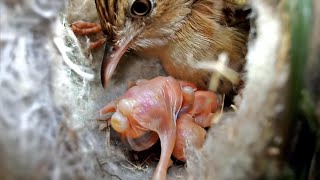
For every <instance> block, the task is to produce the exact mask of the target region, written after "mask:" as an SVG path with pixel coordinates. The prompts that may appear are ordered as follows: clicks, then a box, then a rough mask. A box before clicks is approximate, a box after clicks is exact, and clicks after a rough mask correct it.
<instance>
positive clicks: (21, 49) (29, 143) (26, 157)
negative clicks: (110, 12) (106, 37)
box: [0, 0, 289, 179]
mask: <svg viewBox="0 0 320 180" xmlns="http://www.w3.org/2000/svg"><path fill="white" fill-rule="evenodd" d="M66 3H67V6H66V7H64V6H65V4H63V3H62V1H61V2H60V3H59V2H55V3H54V2H50V3H49V2H48V3H47V2H46V3H44V2H38V1H30V2H21V1H9V0H7V1H2V2H0V9H1V12H2V15H3V17H2V18H1V25H2V28H1V36H0V40H1V41H0V47H1V49H2V50H1V60H0V65H1V66H0V73H1V74H0V84H1V87H0V92H1V93H0V109H1V113H0V133H1V135H0V157H1V160H2V162H1V163H0V172H1V174H2V175H4V178H6V179H44V178H50V179H78V178H83V179H106V178H107V179H110V178H115V179H117V178H118V179H150V178H151V176H152V172H153V171H154V168H155V166H156V164H157V160H156V159H157V158H158V157H159V150H157V149H159V147H158V146H156V147H153V148H152V149H150V150H148V152H147V153H137V152H132V151H130V150H129V149H127V148H126V147H124V146H122V144H121V142H120V141H119V139H118V138H117V136H116V135H115V133H114V132H113V131H111V130H107V132H101V131H99V130H98V125H97V122H96V112H97V111H98V110H99V109H100V108H101V107H102V106H103V105H105V104H106V103H107V102H109V101H111V100H112V99H114V98H115V97H118V96H119V95H121V94H123V92H124V91H125V90H126V88H127V82H130V81H134V80H137V79H150V78H153V77H156V76H159V75H165V73H164V71H163V69H162V66H161V65H160V63H159V62H158V61H157V60H150V59H146V58H144V57H142V56H140V55H137V54H128V55H127V56H125V57H124V58H126V60H124V61H122V63H120V65H119V68H118V69H117V71H116V74H115V75H114V76H113V79H112V82H111V84H110V86H109V87H108V89H107V90H104V89H103V88H102V86H101V85H100V78H99V67H100V63H101V60H102V55H103V49H101V50H97V51H95V52H93V53H92V54H91V53H87V52H86V51H85V49H86V48H87V46H88V43H89V39H88V37H79V38H77V37H76V36H75V35H74V34H73V32H72V31H71V30H70V28H69V24H70V23H72V22H74V21H77V20H83V21H89V22H97V21H98V19H97V16H96V10H95V5H94V1H86V0H70V2H66ZM250 7H251V8H252V10H253V14H252V17H254V19H255V20H254V21H253V23H254V27H255V28H253V30H252V32H251V34H252V38H251V40H250V42H249V48H248V49H249V50H248V54H247V56H246V60H247V63H246V72H247V73H246V75H245V79H246V82H245V83H246V87H245V89H244V90H243V92H242V95H241V99H238V100H237V102H238V104H239V107H238V109H237V110H235V111H230V112H226V113H224V114H223V116H222V117H221V118H220V119H219V122H218V123H217V124H215V126H214V127H212V128H211V129H210V130H209V131H208V135H207V139H206V142H205V144H204V147H203V149H202V150H201V151H196V150H193V149H192V148H189V149H188V163H187V165H185V164H179V163H176V164H174V166H173V167H171V168H170V169H169V171H168V178H169V179H186V177H189V178H190V179H196V178H197V179H245V178H247V177H252V178H259V177H261V176H264V175H265V174H268V175H270V176H275V177H276V176H278V175H279V174H280V171H281V168H280V167H282V166H281V158H282V156H283V154H282V148H283V146H284V144H285V142H286V139H287V133H286V131H285V129H286V128H287V127H288V122H287V121H286V116H287V112H288V109H287V107H288V106H287V98H288V97H287V96H285V95H284V94H286V92H287V91H288V86H287V85H288V82H289V63H288V46H289V33H288V29H287V27H288V24H287V22H288V21H287V20H288V19H287V15H286V13H285V11H283V8H284V7H283V3H282V1H279V2H275V1H267V0H256V1H254V2H252V4H250ZM84 12H85V13H84ZM270 34H272V36H270ZM90 38H91V39H94V38H96V37H90ZM124 62H125V63H124ZM141 69H143V71H141ZM110 131H111V132H110ZM146 154H147V155H146Z"/></svg>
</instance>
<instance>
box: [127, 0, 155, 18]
mask: <svg viewBox="0 0 320 180" xmlns="http://www.w3.org/2000/svg"><path fill="white" fill-rule="evenodd" d="M152 8H153V3H152V2H151V0H135V1H134V2H133V3H132V5H131V14H132V16H133V17H141V16H146V15H148V14H149V13H150V12H151V10H152Z"/></svg>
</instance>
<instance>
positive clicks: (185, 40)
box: [95, 0, 249, 92]
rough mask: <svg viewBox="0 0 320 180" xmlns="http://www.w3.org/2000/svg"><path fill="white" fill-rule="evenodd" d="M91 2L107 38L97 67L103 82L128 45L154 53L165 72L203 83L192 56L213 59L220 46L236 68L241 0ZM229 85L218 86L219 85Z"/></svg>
mask: <svg viewBox="0 0 320 180" xmlns="http://www.w3.org/2000/svg"><path fill="white" fill-rule="evenodd" d="M95 2H96V7H97V11H98V15H99V18H100V23H101V28H102V31H103V33H104V34H105V36H106V41H107V46H106V53H105V57H104V60H103V63H102V69H101V80H102V84H103V85H104V86H106V85H107V83H108V81H109V80H110V78H111V76H112V74H113V72H114V70H115V68H116V66H117V64H118V62H119V60H120V59H121V57H122V55H123V54H124V53H125V52H127V51H128V50H134V51H136V52H138V53H139V54H143V55H144V56H150V57H156V58H158V59H160V61H161V63H162V65H163V67H164V69H165V71H166V72H167V73H168V74H169V75H170V76H173V77H175V78H178V79H182V80H185V81H189V82H193V83H195V84H196V85H197V87H199V88H203V89H204V88H206V86H207V83H208V81H209V80H210V74H209V73H208V72H207V71H204V70H199V69H197V68H195V67H194V65H195V64H196V63H197V62H199V61H210V60H211V61H214V60H216V59H217V57H218V56H219V54H220V53H223V52H224V53H226V54H227V55H228V56H229V59H230V61H229V67H230V68H232V69H234V70H236V71H240V70H241V69H242V66H243V64H244V55H245V53H246V43H247V35H248V29H249V23H248V19H247V18H246V16H247V14H248V10H247V11H245V10H241V9H239V7H243V4H242V3H243V1H242V0H95ZM223 82H224V83H222V84H225V83H226V82H227V81H223ZM227 84H228V83H227ZM229 85H230V84H229ZM222 86H223V85H222ZM231 88H232V86H231ZM231 88H230V86H228V87H223V88H222V91H224V92H227V91H229V90H230V89H231ZM220 90H221V88H220Z"/></svg>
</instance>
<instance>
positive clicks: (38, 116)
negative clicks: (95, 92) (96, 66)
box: [0, 1, 104, 179]
mask: <svg viewBox="0 0 320 180" xmlns="http://www.w3.org/2000/svg"><path fill="white" fill-rule="evenodd" d="M64 5H65V2H64V1H1V2H0V11H1V14H2V15H1V22H0V23H1V36H0V45H1V60H0V74H1V75H0V84H1V86H0V92H1V93H0V111H1V112H0V133H1V134H0V157H1V165H0V172H1V174H2V178H4V179H6V178H7V179H17V178H24V179H35V178H36V179H43V178H45V177H50V179H70V178H72V179H78V178H86V179H99V178H102V177H103V176H104V174H103V173H102V172H101V170H100V167H99V162H98V161H97V158H96V157H97V156H98V155H99V154H102V153H101V152H102V151H103V148H101V147H100V146H101V143H100V139H99V136H97V135H98V134H97V133H93V132H92V127H93V126H88V127H87V128H84V126H83V125H82V124H84V123H85V122H81V123H80V125H78V126H76V125H75V124H78V123H74V120H75V119H80V118H78V117H77V116H78V115H76V114H74V113H73V111H76V112H81V111H85V108H87V106H84V105H85V104H86V103H85V102H86V100H85V99H84V100H83V102H82V103H81V102H80V101H78V99H80V98H83V97H86V93H85V92H83V91H85V90H83V91H81V90H79V89H82V88H81V87H85V86H86V84H88V83H89V81H90V80H92V79H93V76H92V75H91V74H89V73H87V74H84V75H83V74H77V75H73V74H76V73H79V72H82V69H81V68H80V66H78V65H76V64H74V65H73V68H72V67H70V68H67V66H64V67H62V66H61V65H62V64H63V63H65V64H68V63H67V62H66V59H64V60H65V61H64V62H63V58H65V57H64V56H65V54H63V53H64V52H60V51H59V50H61V47H59V48H57V47H56V45H59V43H60V42H61V41H60V40H61V39H59V40H57V41H54V40H56V38H62V39H63V36H61V34H57V33H56V32H57V29H56V27H60V26H61V25H60V26H58V24H60V22H59V21H58V19H57V16H58V14H59V12H60V11H61V10H62V8H63V6H64ZM57 36H60V37H57ZM54 42H56V43H55V44H54ZM57 42H58V43H57ZM62 49H64V50H63V51H65V53H69V55H70V53H71V52H70V51H71V50H70V49H69V48H66V47H62ZM69 65H70V64H69ZM83 67H84V66H83ZM59 68H60V69H59ZM76 68H79V69H80V70H81V71H76ZM58 69H59V70H58ZM58 71H59V72H58ZM55 73H58V74H59V75H60V76H59V77H60V78H61V79H59V80H57V81H59V83H56V82H54V80H55V79H56V78H59V77H54V76H55ZM63 76H64V77H63ZM75 76H77V77H78V78H79V80H75V78H73V77H75ZM62 77H63V78H62ZM76 81H77V82H76ZM75 84H76V85H75ZM74 86H77V88H75V87H74ZM62 90H64V91H62ZM64 93H66V94H64ZM58 96H60V97H61V98H64V99H59V100H58V99H57V97H58ZM62 102H63V103H62ZM77 103H78V104H77ZM88 109H90V108H88ZM79 114H80V113H79ZM82 114H85V113H84V112H83V113H82ZM80 115H81V114H80ZM88 119H89V118H88ZM88 124H89V123H88ZM98 142H99V143H98ZM99 151H100V153H99Z"/></svg>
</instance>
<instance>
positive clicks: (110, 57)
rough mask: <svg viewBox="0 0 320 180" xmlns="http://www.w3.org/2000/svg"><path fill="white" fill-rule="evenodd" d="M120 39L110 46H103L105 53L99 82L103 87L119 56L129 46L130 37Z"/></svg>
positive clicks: (107, 81)
mask: <svg viewBox="0 0 320 180" xmlns="http://www.w3.org/2000/svg"><path fill="white" fill-rule="evenodd" d="M122 40H123V41H122V42H120V43H118V44H115V45H112V46H111V45H109V44H107V45H106V47H105V53H104V57H103V60H102V64H101V82H102V86H103V87H104V88H106V86H107V85H108V83H109V81H110V79H111V76H112V74H113V73H114V70H115V69H116V67H117V64H118V63H119V61H120V59H121V57H122V56H123V54H124V53H125V52H126V51H127V49H128V47H129V46H130V42H131V41H132V37H129V38H123V39H122Z"/></svg>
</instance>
